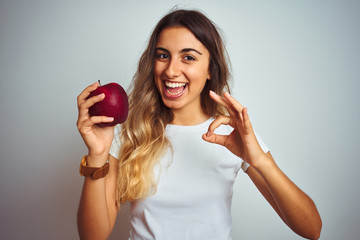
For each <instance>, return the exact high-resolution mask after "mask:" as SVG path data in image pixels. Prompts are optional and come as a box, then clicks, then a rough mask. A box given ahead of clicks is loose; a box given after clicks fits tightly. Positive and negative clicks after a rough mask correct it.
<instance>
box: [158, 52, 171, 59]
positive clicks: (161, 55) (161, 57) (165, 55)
mask: <svg viewBox="0 0 360 240" xmlns="http://www.w3.org/2000/svg"><path fill="white" fill-rule="evenodd" d="M156 58H157V59H168V58H169V55H168V54H166V53H159V54H157V55H156Z"/></svg>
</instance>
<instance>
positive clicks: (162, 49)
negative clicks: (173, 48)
mask: <svg viewBox="0 0 360 240" xmlns="http://www.w3.org/2000/svg"><path fill="white" fill-rule="evenodd" d="M155 51H164V52H167V53H170V51H169V50H167V49H166V48H162V47H158V48H156V49H155ZM186 52H196V53H198V54H200V55H202V53H201V52H199V51H198V50H196V49H193V48H184V49H182V50H181V51H180V53H186Z"/></svg>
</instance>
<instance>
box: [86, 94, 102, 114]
mask: <svg viewBox="0 0 360 240" xmlns="http://www.w3.org/2000/svg"><path fill="white" fill-rule="evenodd" d="M104 98H105V93H101V94H99V95H96V96H93V97H91V98H89V99H87V100H85V101H84V102H83V103H82V104H81V105H80V111H82V110H86V111H88V110H89V108H90V107H91V106H93V105H94V104H95V103H98V102H101V101H102V100H104Z"/></svg>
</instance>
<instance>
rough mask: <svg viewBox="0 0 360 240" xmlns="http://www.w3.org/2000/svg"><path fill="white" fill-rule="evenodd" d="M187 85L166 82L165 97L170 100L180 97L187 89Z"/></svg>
mask: <svg viewBox="0 0 360 240" xmlns="http://www.w3.org/2000/svg"><path fill="white" fill-rule="evenodd" d="M186 86H187V84H186V83H182V82H169V81H165V82H164V88H165V95H166V96H167V97H169V98H178V97H180V96H181V95H182V94H183V93H184V92H185V89H186Z"/></svg>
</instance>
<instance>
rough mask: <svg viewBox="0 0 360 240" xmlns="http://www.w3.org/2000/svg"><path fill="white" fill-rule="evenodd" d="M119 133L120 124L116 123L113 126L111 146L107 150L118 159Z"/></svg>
mask: <svg viewBox="0 0 360 240" xmlns="http://www.w3.org/2000/svg"><path fill="white" fill-rule="evenodd" d="M120 133H121V125H120V124H118V125H116V126H115V128H114V139H113V141H112V143H111V147H110V151H109V153H110V155H111V156H113V157H114V158H116V159H119V153H120Z"/></svg>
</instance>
